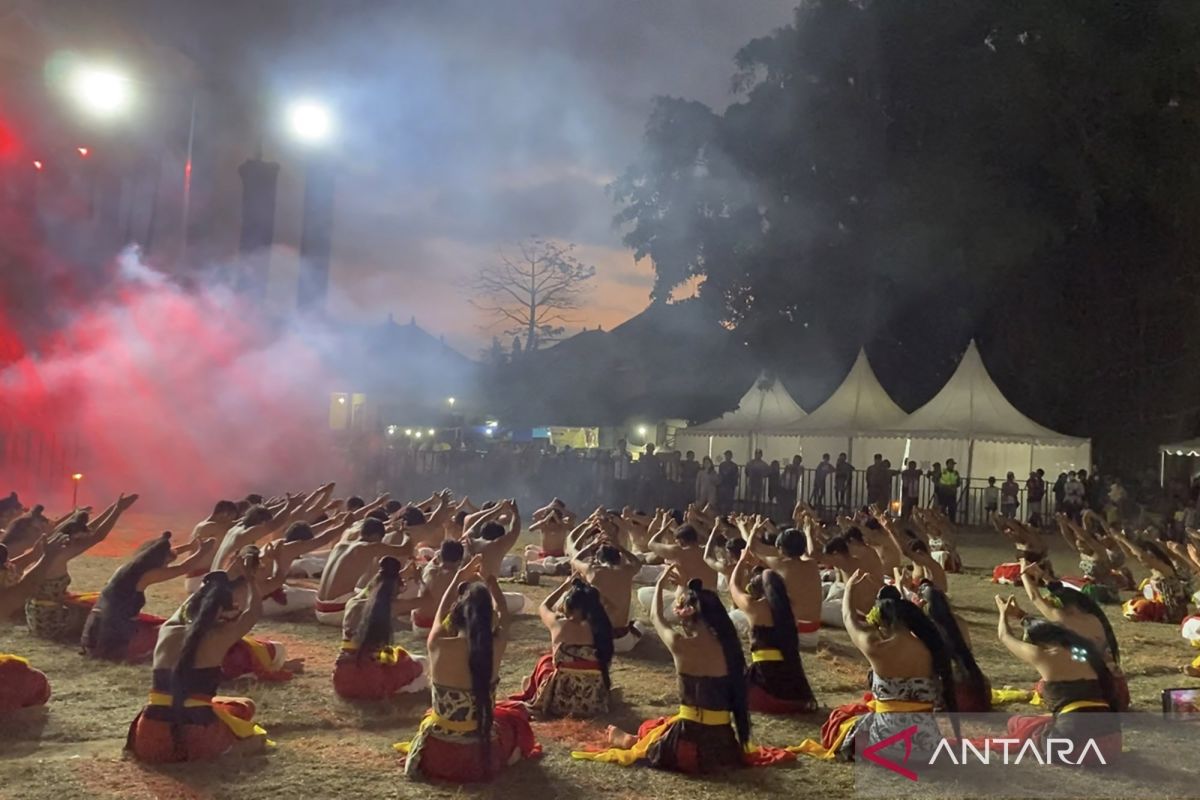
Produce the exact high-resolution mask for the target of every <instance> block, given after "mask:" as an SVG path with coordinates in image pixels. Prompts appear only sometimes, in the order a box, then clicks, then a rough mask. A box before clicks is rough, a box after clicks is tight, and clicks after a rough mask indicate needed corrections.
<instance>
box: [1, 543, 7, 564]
mask: <svg viewBox="0 0 1200 800" xmlns="http://www.w3.org/2000/svg"><path fill="white" fill-rule="evenodd" d="M7 563H8V548H7V547H5V546H4V544H3V543H0V567H3V566H4V565H5V564H7Z"/></svg>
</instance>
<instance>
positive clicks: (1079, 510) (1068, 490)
mask: <svg viewBox="0 0 1200 800" xmlns="http://www.w3.org/2000/svg"><path fill="white" fill-rule="evenodd" d="M1086 492H1087V489H1086V488H1085V487H1084V485H1083V481H1081V480H1079V473H1078V472H1068V473H1067V480H1066V483H1064V484H1063V511H1064V512H1065V513H1066V515H1067V516H1068V517H1070V518H1071V521H1072V522H1079V521H1080V515H1082V514H1083V507H1084V505H1085V498H1086Z"/></svg>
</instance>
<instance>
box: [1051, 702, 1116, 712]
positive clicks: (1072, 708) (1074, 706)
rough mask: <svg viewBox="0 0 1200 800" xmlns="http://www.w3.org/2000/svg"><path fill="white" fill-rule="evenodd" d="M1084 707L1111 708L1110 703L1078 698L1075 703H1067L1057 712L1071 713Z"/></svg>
mask: <svg viewBox="0 0 1200 800" xmlns="http://www.w3.org/2000/svg"><path fill="white" fill-rule="evenodd" d="M1083 708H1103V709H1105V710H1106V711H1107V710H1109V706H1108V703H1101V702H1100V701H1099V700H1076V701H1075V702H1074V703H1067V704H1066V705H1065V706H1063V707H1062V708H1060V709H1059V710H1058V712H1057V713H1059V714H1070V713H1071V712H1072V711H1079V710H1080V709H1083Z"/></svg>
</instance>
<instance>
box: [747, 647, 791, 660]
mask: <svg viewBox="0 0 1200 800" xmlns="http://www.w3.org/2000/svg"><path fill="white" fill-rule="evenodd" d="M750 661H751V662H752V663H755V664H757V663H758V662H760V661H783V653H781V652H779V651H778V650H771V649H768V650H751V651H750Z"/></svg>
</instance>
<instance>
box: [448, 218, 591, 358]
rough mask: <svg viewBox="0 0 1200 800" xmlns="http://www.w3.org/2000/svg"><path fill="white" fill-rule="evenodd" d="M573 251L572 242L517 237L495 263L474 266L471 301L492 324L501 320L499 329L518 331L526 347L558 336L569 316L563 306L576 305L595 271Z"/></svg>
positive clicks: (529, 348) (515, 333) (510, 333)
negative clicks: (513, 250)
mask: <svg viewBox="0 0 1200 800" xmlns="http://www.w3.org/2000/svg"><path fill="white" fill-rule="evenodd" d="M574 251H575V245H574V244H565V245H564V244H558V243H556V242H551V241H547V240H545V239H541V238H537V237H533V238H530V239H526V240H525V241H523V242H520V243H519V244H518V245H517V246H516V253H515V254H510V253H501V254H500V259H499V263H497V264H495V265H492V266H486V267H483V268H482V269H480V270H479V274H478V275H476V276H475V279H474V280H473V281H472V284H471V288H472V289H473V290H474V292H475V299H474V300H472V301H471V303H472V305H474V306H475V307H476V308H478V309H480V310H481V311H483V312H484V313H485V314H487V315H488V317H489V319H490V322H491V324H492V325H493V326H494V325H500V326H503V329H502V333H503V334H504V335H506V336H522V335H523V336H524V337H525V351H526V352H531V351H533V350H537V349H538V348H539V347H541V346H542V345H543V344H547V343H549V342H553V341H555V340H557V339H558V338H559V337H561V336H562V334H563V332H564V331H565V330H566V323H567V322H569V321H570V319H569V318H568V316H567V312H569V311H572V310H574V309H577V308H579V307H580V303H581V302H582V300H583V294H584V290H585V289H586V288H587V285H588V282H589V281H590V280H591V279H592V278H593V277H594V276H595V274H596V268H595V267H594V266H592V265H590V264H584V263H583V262H581V261H580V260H579V259H578V258H576V256H575V253H574ZM514 355H517V353H516V352H514Z"/></svg>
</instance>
